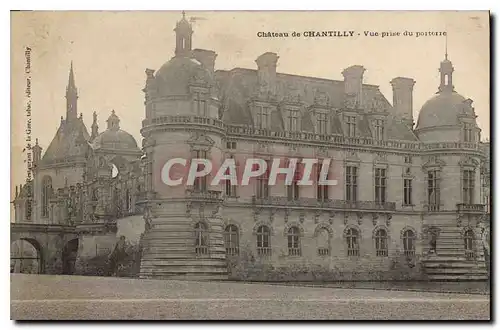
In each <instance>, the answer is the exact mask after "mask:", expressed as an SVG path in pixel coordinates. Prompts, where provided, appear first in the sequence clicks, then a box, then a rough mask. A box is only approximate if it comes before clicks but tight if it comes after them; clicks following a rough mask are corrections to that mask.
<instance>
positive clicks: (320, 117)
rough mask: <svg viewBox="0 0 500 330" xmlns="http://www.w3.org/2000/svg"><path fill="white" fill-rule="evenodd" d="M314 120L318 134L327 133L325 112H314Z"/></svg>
mask: <svg viewBox="0 0 500 330" xmlns="http://www.w3.org/2000/svg"><path fill="white" fill-rule="evenodd" d="M316 121H317V124H318V134H328V130H327V128H328V118H327V116H326V113H318V114H316Z"/></svg>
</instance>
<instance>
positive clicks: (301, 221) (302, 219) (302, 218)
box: [299, 212, 306, 223]
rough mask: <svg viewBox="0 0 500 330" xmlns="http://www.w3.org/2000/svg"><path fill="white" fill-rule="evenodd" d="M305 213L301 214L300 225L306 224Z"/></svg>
mask: <svg viewBox="0 0 500 330" xmlns="http://www.w3.org/2000/svg"><path fill="white" fill-rule="evenodd" d="M305 217H306V215H305V213H304V212H300V215H299V221H300V223H304V220H305Z"/></svg>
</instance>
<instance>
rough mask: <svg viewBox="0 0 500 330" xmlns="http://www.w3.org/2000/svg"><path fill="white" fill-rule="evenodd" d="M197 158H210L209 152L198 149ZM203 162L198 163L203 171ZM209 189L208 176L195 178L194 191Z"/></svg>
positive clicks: (199, 169)
mask: <svg viewBox="0 0 500 330" xmlns="http://www.w3.org/2000/svg"><path fill="white" fill-rule="evenodd" d="M195 158H198V159H208V158H207V152H206V151H205V150H196V152H195ZM203 166H204V165H202V164H199V165H198V169H197V170H198V171H201V170H202V169H203ZM207 190H208V185H207V177H206V176H203V177H197V178H195V179H194V191H197V192H206V191H207Z"/></svg>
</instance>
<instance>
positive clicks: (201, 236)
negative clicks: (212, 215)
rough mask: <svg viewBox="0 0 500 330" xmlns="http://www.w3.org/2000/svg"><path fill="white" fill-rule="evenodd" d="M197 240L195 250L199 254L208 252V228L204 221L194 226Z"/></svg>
mask: <svg viewBox="0 0 500 330" xmlns="http://www.w3.org/2000/svg"><path fill="white" fill-rule="evenodd" d="M194 231H195V235H196V241H195V252H196V254H198V255H202V254H208V230H207V226H206V225H205V224H204V223H203V222H198V223H197V224H196V225H195V227H194Z"/></svg>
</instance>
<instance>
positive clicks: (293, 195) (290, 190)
mask: <svg viewBox="0 0 500 330" xmlns="http://www.w3.org/2000/svg"><path fill="white" fill-rule="evenodd" d="M298 183H299V166H298V164H297V167H295V173H294V175H293V179H292V182H291V184H290V185H288V186H287V196H288V200H289V201H296V200H298V199H299V196H300V195H299V184H298Z"/></svg>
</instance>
